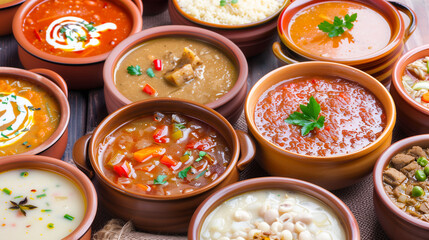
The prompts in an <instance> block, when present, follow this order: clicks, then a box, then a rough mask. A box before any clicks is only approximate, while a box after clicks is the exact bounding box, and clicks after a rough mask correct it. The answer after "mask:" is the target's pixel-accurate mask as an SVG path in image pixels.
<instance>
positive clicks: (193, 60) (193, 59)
mask: <svg viewBox="0 0 429 240" xmlns="http://www.w3.org/2000/svg"><path fill="white" fill-rule="evenodd" d="M187 64H191V65H192V68H194V69H195V68H196V67H198V66H200V65H201V64H203V62H202V61H201V59H200V58H199V57H198V56H197V54H195V53H194V52H193V51H192V50H191V49H189V48H188V47H185V48H184V49H183V54H182V57H181V58H180V59H179V61H178V66H179V67H181V66H185V65H187Z"/></svg>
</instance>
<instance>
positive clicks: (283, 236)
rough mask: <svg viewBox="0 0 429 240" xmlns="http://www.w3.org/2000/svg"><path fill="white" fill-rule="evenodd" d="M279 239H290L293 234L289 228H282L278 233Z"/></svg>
mask: <svg viewBox="0 0 429 240" xmlns="http://www.w3.org/2000/svg"><path fill="white" fill-rule="evenodd" d="M280 239H281V240H292V239H293V235H292V233H291V232H290V231H289V230H283V231H282V232H281V233H280Z"/></svg>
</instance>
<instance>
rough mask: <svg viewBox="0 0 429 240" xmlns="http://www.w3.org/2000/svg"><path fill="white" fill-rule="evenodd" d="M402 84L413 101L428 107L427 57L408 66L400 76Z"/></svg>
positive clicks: (428, 72)
mask: <svg viewBox="0 0 429 240" xmlns="http://www.w3.org/2000/svg"><path fill="white" fill-rule="evenodd" d="M402 84H403V85H404V89H405V91H406V92H407V93H408V94H409V95H410V97H411V98H412V99H414V101H416V102H418V103H419V104H421V105H423V106H425V107H429V57H425V58H421V59H418V60H417V61H414V62H412V63H410V64H408V65H407V67H406V69H405V72H404V75H403V76H402Z"/></svg>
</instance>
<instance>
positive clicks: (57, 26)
mask: <svg viewBox="0 0 429 240" xmlns="http://www.w3.org/2000/svg"><path fill="white" fill-rule="evenodd" d="M131 27H132V20H131V18H130V16H129V14H128V12H127V11H125V10H124V9H123V8H122V7H120V6H119V5H117V4H116V3H115V2H114V1H109V0H86V1H76V0H62V1H56V0H47V1H44V2H41V3H40V4H39V5H37V6H35V7H34V8H33V9H32V10H31V11H30V12H29V13H28V15H27V16H26V17H25V19H24V24H23V28H22V29H23V33H24V35H25V37H26V38H27V40H28V41H29V42H30V43H32V44H33V45H34V46H35V47H36V48H38V49H40V50H41V51H43V52H46V53H49V54H52V55H56V56H61V57H90V56H95V55H99V54H103V53H106V52H109V51H111V50H112V49H113V48H114V47H115V46H116V45H117V44H118V43H119V42H121V41H122V40H123V39H125V38H126V37H127V36H128V35H129V34H130V32H131Z"/></svg>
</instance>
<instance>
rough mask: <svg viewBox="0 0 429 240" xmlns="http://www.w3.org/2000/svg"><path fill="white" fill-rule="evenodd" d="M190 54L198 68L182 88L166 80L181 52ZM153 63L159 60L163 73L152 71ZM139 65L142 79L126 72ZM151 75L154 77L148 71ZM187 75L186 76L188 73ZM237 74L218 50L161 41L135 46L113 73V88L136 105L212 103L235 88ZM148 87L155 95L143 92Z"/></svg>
mask: <svg viewBox="0 0 429 240" xmlns="http://www.w3.org/2000/svg"><path fill="white" fill-rule="evenodd" d="M185 47H186V48H188V49H189V50H191V51H193V52H194V53H195V55H196V57H197V58H199V59H200V61H199V64H192V65H194V66H192V67H191V66H189V65H188V67H190V69H189V71H190V72H191V73H190V75H188V76H187V77H186V81H184V82H182V83H181V84H175V83H174V82H170V81H168V80H166V78H165V76H166V73H167V72H169V71H171V70H173V69H174V68H176V70H178V69H180V66H179V65H183V64H181V60H180V59H181V57H182V55H183V53H184V48H185ZM154 60H160V61H161V63H162V70H160V71H158V70H156V69H155V66H154ZM136 65H138V66H139V67H140V68H141V75H131V74H129V73H128V70H127V68H128V67H130V66H134V67H135V66H136ZM149 68H150V69H151V70H152V71H153V72H154V77H150V76H148V74H147V70H148V69H149ZM189 71H187V73H189ZM237 78H238V71H237V69H236V66H235V65H234V64H233V62H232V61H231V59H230V58H229V57H228V56H226V55H225V54H224V53H223V52H222V51H221V50H219V49H218V48H217V47H215V46H213V45H211V44H208V43H205V42H201V41H197V40H192V39H187V38H180V37H177V38H176V37H175V38H160V39H155V40H151V41H148V42H145V43H143V44H141V45H138V46H136V47H135V48H133V49H132V50H130V52H129V53H127V54H126V55H125V56H124V57H123V58H122V59H121V60H120V62H119V64H118V66H117V67H116V70H115V84H116V87H117V88H118V90H119V91H120V92H121V93H122V94H123V95H124V96H125V97H126V98H128V99H129V100H131V101H139V100H143V99H149V98H153V97H173V98H182V99H187V100H193V101H196V102H199V103H201V104H207V103H210V102H213V101H215V100H217V99H219V98H220V97H222V96H223V95H224V94H226V93H227V92H228V91H229V90H230V89H231V88H232V87H233V86H234V84H235V82H236V81H237ZM147 84H148V85H150V86H151V87H152V88H153V89H154V91H155V92H156V93H154V94H149V93H148V92H147V91H146V92H145V91H144V87H145V86H146V85H147Z"/></svg>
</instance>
